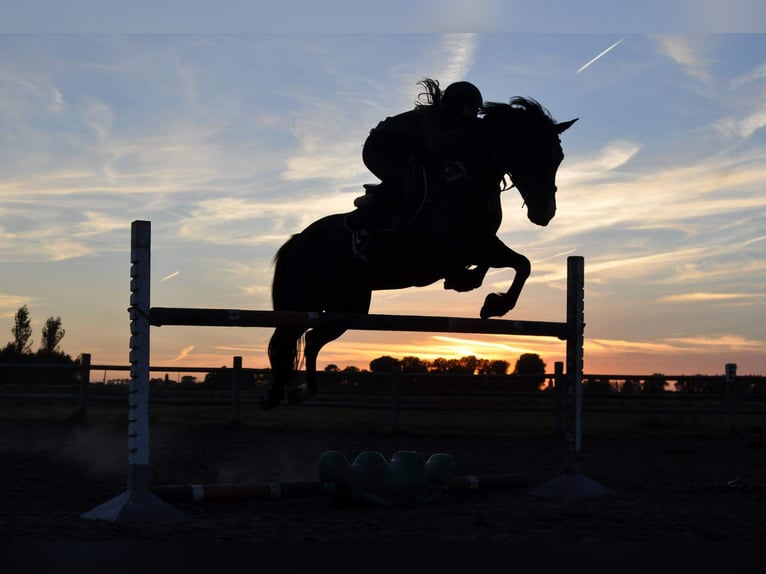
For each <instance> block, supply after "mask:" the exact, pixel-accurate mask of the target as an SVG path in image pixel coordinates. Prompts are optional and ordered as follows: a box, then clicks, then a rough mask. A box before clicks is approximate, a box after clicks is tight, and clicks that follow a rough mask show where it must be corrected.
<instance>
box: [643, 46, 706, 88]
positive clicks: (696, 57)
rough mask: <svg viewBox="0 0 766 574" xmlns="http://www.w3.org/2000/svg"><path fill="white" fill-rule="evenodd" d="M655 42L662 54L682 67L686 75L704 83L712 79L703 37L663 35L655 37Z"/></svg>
mask: <svg viewBox="0 0 766 574" xmlns="http://www.w3.org/2000/svg"><path fill="white" fill-rule="evenodd" d="M656 40H657V44H658V46H659V47H660V49H661V50H662V51H663V53H664V54H665V55H666V56H668V57H669V58H671V59H672V60H673V61H674V62H676V63H677V64H679V65H680V66H682V67H683V68H684V69H685V70H686V73H687V74H689V75H690V76H692V77H693V78H696V79H697V80H700V81H702V82H706V83H707V82H710V81H711V80H712V79H713V77H712V75H711V73H710V71H709V65H710V62H709V59H708V55H707V54H708V49H707V48H706V46H705V43H704V42H705V38H704V37H698V36H695V37H690V36H664V35H663V36H656Z"/></svg>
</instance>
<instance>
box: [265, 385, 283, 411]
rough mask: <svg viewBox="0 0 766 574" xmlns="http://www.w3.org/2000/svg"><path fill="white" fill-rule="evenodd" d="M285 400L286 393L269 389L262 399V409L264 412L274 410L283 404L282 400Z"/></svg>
mask: <svg viewBox="0 0 766 574" xmlns="http://www.w3.org/2000/svg"><path fill="white" fill-rule="evenodd" d="M284 398H285V392H284V391H283V390H281V389H280V390H274V389H269V390H268V391H266V394H265V395H263V396H262V397H261V409H263V410H264V411H267V410H269V409H273V408H274V407H275V406H277V405H278V404H279V403H281V402H282V399H284Z"/></svg>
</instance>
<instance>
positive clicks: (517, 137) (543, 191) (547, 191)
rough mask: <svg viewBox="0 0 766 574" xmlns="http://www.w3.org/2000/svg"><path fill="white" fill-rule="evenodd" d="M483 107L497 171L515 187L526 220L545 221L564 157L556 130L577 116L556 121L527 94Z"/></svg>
mask: <svg viewBox="0 0 766 574" xmlns="http://www.w3.org/2000/svg"><path fill="white" fill-rule="evenodd" d="M482 111H483V118H482V123H484V122H486V124H485V125H486V126H487V128H488V129H487V133H488V134H489V135H490V139H491V140H492V143H491V146H492V148H493V151H494V155H495V162H496V164H497V167H498V170H499V174H500V175H505V174H508V176H509V177H510V179H511V182H512V183H513V185H514V186H515V187H516V188H518V190H519V193H520V194H521V197H522V198H523V199H524V203H525V204H526V206H527V217H529V220H530V221H531V222H532V223H535V224H537V225H543V226H544V225H548V222H550V220H551V219H553V216H554V215H555V214H556V171H557V170H558V167H559V165H560V164H561V162H562V160H563V159H564V152H563V151H562V150H561V140H560V139H559V134H561V133H562V132H563V131H564V130H566V129H567V128H569V127H570V126H571V125H572V124H573V123H575V122H576V121H577V119H574V120H571V121H568V122H562V123H556V122H555V121H554V120H553V118H552V117H551V116H550V114H549V113H548V112H547V111H546V110H545V108H543V107H542V106H541V105H540V104H539V103H537V102H536V101H534V100H532V99H528V98H513V99H512V100H511V102H510V103H509V104H501V103H494V102H490V103H488V104H486V105H485V106H484V108H483V110H482Z"/></svg>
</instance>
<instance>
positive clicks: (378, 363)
mask: <svg viewBox="0 0 766 574" xmlns="http://www.w3.org/2000/svg"><path fill="white" fill-rule="evenodd" d="M398 364H399V361H398V360H397V359H394V358H393V357H389V356H388V355H385V356H383V357H378V358H377V359H373V360H372V361H370V370H371V371H372V372H373V373H390V372H391V371H393V370H394V367H395V366H396V365H398Z"/></svg>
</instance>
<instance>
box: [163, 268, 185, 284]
mask: <svg viewBox="0 0 766 574" xmlns="http://www.w3.org/2000/svg"><path fill="white" fill-rule="evenodd" d="M180 274H181V272H180V271H173V272H172V273H171V274H170V275H165V277H163V278H162V279H160V283H162V282H164V281H167V280H168V279H172V278H173V277H178V276H179V275H180Z"/></svg>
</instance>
